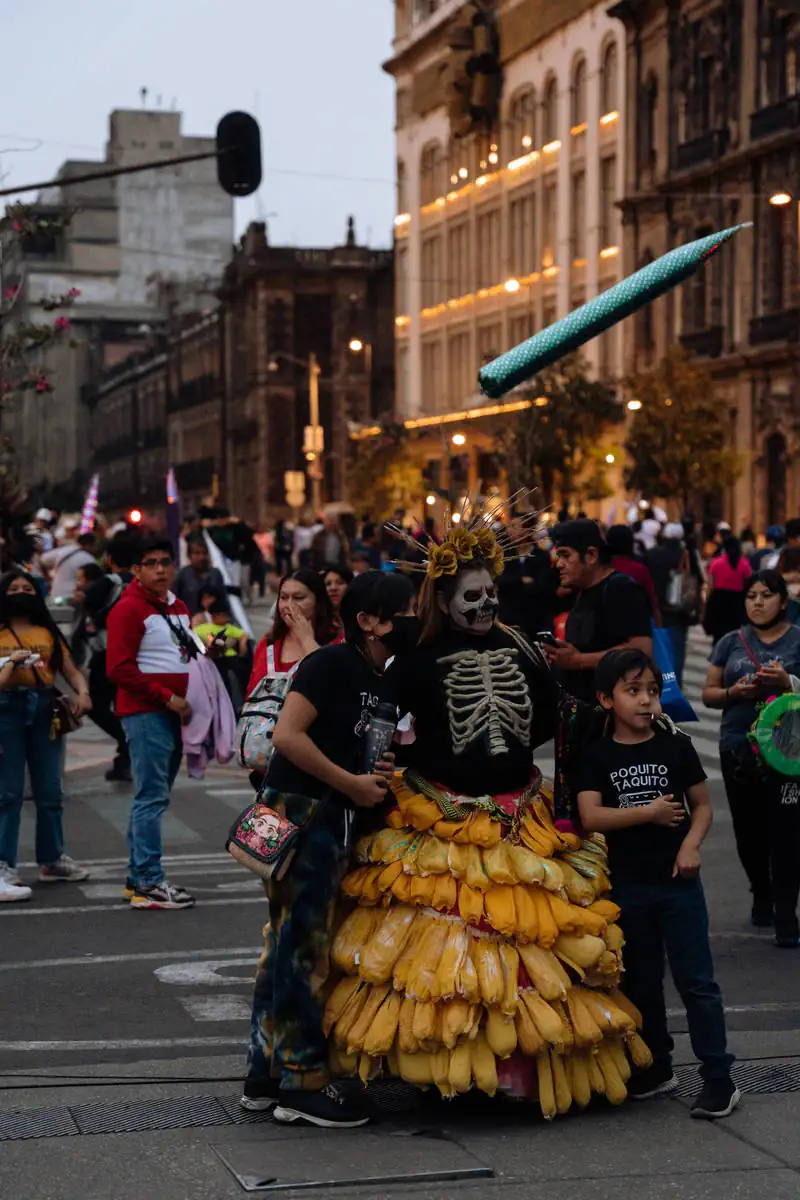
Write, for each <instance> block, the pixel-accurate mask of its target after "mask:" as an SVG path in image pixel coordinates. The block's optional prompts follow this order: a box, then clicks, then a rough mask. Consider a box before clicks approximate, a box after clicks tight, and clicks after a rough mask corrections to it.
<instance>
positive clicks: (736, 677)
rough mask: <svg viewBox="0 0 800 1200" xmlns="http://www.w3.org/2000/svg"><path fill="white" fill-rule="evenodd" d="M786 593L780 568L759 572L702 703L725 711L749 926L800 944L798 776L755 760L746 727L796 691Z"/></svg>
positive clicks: (785, 943)
mask: <svg viewBox="0 0 800 1200" xmlns="http://www.w3.org/2000/svg"><path fill="white" fill-rule="evenodd" d="M788 604H789V593H788V590H787V587H786V582H785V580H784V579H783V578H782V576H781V574H780V572H779V571H770V570H767V571H759V572H758V574H757V575H754V576H753V578H752V579H751V580H750V583H749V586H748V589H747V593H746V596H745V606H746V620H745V623H744V624H743V625H742V627H741V629H738V630H735V631H734V632H731V633H729V634H728V635H727V636H726V637H723V638H722V639H721V640H720V641H719V642H718V643H717V645H716V646H715V647H714V649H713V651H712V653H711V657H710V659H709V662H710V666H709V668H708V674H707V676H706V683H705V687H704V689H703V702H704V704H706V705H707V706H708V707H709V708H721V709H722V723H721V725H720V736H719V756H720V763H721V766H722V776H723V779H724V780H725V791H726V793H727V796H728V804H729V805H730V810H731V816H732V818H733V831H734V835H735V837H736V849H737V852H738V854H739V861H740V862H741V864H742V866H743V867H744V870H745V874H746V875H747V879H748V882H749V884H750V890H751V891H752V893H753V906H752V912H751V920H752V923H753V924H754V925H756V926H763V927H765V928H768V927H770V926H772V925H773V923H774V926H775V940H776V942H777V944H778V945H779V946H782V947H795V946H797V945H798V922H797V899H798V893H799V892H800V804H798V801H797V791H798V786H799V785H798V781H797V780H796V779H787V778H786V777H784V776H783V775H780V774H779V773H778V772H777V771H774V770H772V769H771V768H770V767H768V766H767V765H766V764H765V763H764V762H763V760H762V759H760V758H758V757H756V755H755V753H754V752H753V750H752V748H751V745H750V742H749V740H748V736H747V735H748V732H749V730H750V728H751V726H752V724H753V722H754V721H755V719H756V716H757V715H758V709H757V705H758V704H759V702H761V701H764V700H767V699H768V698H769V697H771V696H776V695H780V694H781V693H783V692H790V691H793V690H795V681H796V680H797V679H798V677H800V628H798V626H797V625H793V624H792V623H791V622H790V620H789V618H788V615H787V607H788Z"/></svg>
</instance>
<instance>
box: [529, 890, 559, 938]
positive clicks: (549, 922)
mask: <svg viewBox="0 0 800 1200" xmlns="http://www.w3.org/2000/svg"><path fill="white" fill-rule="evenodd" d="M531 899H532V900H533V903H534V904H535V905H536V924H537V926H538V933H537V935H536V941H537V943H538V944H539V945H540V946H543V947H544V949H545V950H549V949H550V947H551V946H552V945H553V944H554V943H555V940H556V938H557V937H558V933H559V930H558V925H557V924H556V919H555V917H554V916H553V910H552V909H551V907H550V905H549V904H548V901H547V893H546V892H545V891H544V890H543V889H542V888H533V889H532V890H531Z"/></svg>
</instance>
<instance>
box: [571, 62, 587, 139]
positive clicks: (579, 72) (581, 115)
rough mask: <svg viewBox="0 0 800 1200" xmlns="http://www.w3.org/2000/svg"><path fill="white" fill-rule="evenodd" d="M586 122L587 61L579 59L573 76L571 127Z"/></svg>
mask: <svg viewBox="0 0 800 1200" xmlns="http://www.w3.org/2000/svg"><path fill="white" fill-rule="evenodd" d="M585 122H586V59H585V58H579V59H578V61H577V63H576V64H575V70H574V72H573V75H572V118H571V125H572V128H573V129H574V128H575V126H576V125H583V124H585Z"/></svg>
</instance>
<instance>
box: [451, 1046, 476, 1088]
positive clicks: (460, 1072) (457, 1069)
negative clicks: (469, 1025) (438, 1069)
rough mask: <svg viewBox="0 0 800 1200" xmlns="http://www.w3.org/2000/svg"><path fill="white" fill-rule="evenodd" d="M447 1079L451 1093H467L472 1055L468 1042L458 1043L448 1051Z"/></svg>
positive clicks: (470, 1075) (470, 1079)
mask: <svg viewBox="0 0 800 1200" xmlns="http://www.w3.org/2000/svg"><path fill="white" fill-rule="evenodd" d="M447 1079H448V1082H449V1084H450V1089H451V1091H453V1092H458V1093H462V1094H463V1093H464V1092H468V1091H469V1089H470V1084H471V1083H472V1055H471V1053H470V1044H469V1042H467V1041H463V1042H459V1043H458V1045H457V1046H455V1047H453V1049H452V1050H451V1051H450V1066H449V1069H448V1072H447Z"/></svg>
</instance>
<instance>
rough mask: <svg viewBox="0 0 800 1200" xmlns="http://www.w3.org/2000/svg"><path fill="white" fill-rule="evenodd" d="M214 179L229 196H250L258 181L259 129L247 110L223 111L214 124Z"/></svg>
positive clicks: (259, 156)
mask: <svg viewBox="0 0 800 1200" xmlns="http://www.w3.org/2000/svg"><path fill="white" fill-rule="evenodd" d="M217 179H218V180H219V185H220V187H221V188H222V190H223V191H224V192H227V193H228V195H229V196H249V195H251V194H252V193H253V192H255V191H256V190H257V188H258V187H259V186H260V184H261V130H260V129H259V127H258V121H257V120H256V119H255V117H251V116H250V114H249V113H246V112H229V113H226V114H225V116H224V117H223V118H222V120H221V121H220V123H219V125H217Z"/></svg>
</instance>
